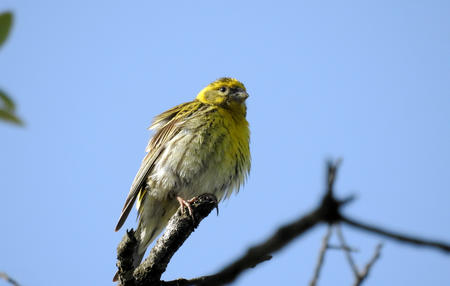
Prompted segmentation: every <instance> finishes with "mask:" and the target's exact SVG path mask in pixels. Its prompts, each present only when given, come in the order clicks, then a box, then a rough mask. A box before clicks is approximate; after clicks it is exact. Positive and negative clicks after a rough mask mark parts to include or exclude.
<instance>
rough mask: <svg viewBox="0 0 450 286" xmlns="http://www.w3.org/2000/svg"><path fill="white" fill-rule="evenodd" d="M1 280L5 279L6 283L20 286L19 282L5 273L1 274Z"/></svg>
mask: <svg viewBox="0 0 450 286" xmlns="http://www.w3.org/2000/svg"><path fill="white" fill-rule="evenodd" d="M0 278H2V279H4V280H5V281H7V282H9V283H11V284H12V285H14V286H20V284H19V282H17V281H16V280H14V279H12V278H11V277H9V275H8V274H6V273H5V272H0Z"/></svg>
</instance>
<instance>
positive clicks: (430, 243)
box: [341, 216, 450, 254]
mask: <svg viewBox="0 0 450 286" xmlns="http://www.w3.org/2000/svg"><path fill="white" fill-rule="evenodd" d="M341 221H342V222H344V223H346V224H348V225H350V226H353V227H355V228H358V229H362V230H365V231H368V232H371V233H375V234H378V235H382V236H385V237H388V238H391V239H394V240H398V241H400V242H404V243H409V244H414V245H416V246H426V247H431V248H434V249H436V250H441V251H443V252H445V253H446V254H450V244H448V243H445V242H441V241H436V240H427V239H422V238H419V237H414V236H409V235H405V234H401V233H398V232H394V231H390V230H386V229H383V228H381V227H377V226H374V225H370V224H366V223H362V222H359V221H357V220H354V219H351V218H349V217H346V216H341Z"/></svg>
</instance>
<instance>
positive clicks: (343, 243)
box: [336, 224, 359, 277]
mask: <svg viewBox="0 0 450 286" xmlns="http://www.w3.org/2000/svg"><path fill="white" fill-rule="evenodd" d="M336 233H337V235H338V238H339V241H340V242H341V247H342V249H343V250H344V253H345V256H346V257H347V261H348V264H350V267H351V269H352V271H353V274H354V275H355V277H359V270H358V267H357V266H356V263H355V261H354V260H353V257H352V253H351V251H350V250H349V249H350V247H349V246H348V244H347V242H346V241H345V238H344V234H343V233H342V230H341V226H340V225H339V224H336Z"/></svg>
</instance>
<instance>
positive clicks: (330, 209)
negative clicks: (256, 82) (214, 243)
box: [162, 161, 350, 286]
mask: <svg viewBox="0 0 450 286" xmlns="http://www.w3.org/2000/svg"><path fill="white" fill-rule="evenodd" d="M339 162H340V161H338V162H337V163H336V164H333V163H328V165H327V166H328V167H327V169H328V174H327V191H326V194H325V195H324V197H323V199H322V202H321V204H320V205H319V206H318V207H317V208H316V209H315V210H313V211H312V212H310V213H309V214H306V215H305V216H303V217H300V218H299V219H297V220H296V221H294V222H292V223H288V224H286V225H284V226H282V227H280V228H279V229H278V230H277V231H275V233H274V234H273V235H272V236H271V237H269V238H268V239H267V240H266V241H264V242H262V243H260V244H258V245H255V246H253V247H251V248H249V249H248V251H247V253H245V254H244V255H243V256H241V257H240V258H238V259H237V260H235V261H234V262H232V263H231V264H229V265H228V266H226V267H225V268H224V269H222V270H221V271H219V272H218V273H216V274H213V275H210V276H203V277H199V278H194V279H191V280H185V279H178V280H173V281H168V282H164V283H163V284H162V285H166V286H169V285H170V286H175V285H177V286H183V285H224V284H227V283H230V282H232V281H234V280H235V279H236V277H238V276H239V275H240V274H241V273H242V272H244V271H245V270H247V269H249V268H253V267H254V266H255V265H257V264H259V263H261V262H263V261H266V260H268V259H270V257H271V255H272V254H273V253H275V252H277V251H278V250H280V249H282V248H283V247H284V246H286V245H287V244H289V243H290V242H292V240H293V239H294V238H297V237H299V236H301V235H303V234H304V233H306V232H307V231H308V230H310V229H312V228H313V227H314V226H316V225H317V224H319V223H321V222H328V223H330V222H334V221H338V220H339V218H340V212H339V208H340V207H342V206H343V204H341V203H340V202H339V201H338V200H336V199H335V198H334V196H333V188H334V185H333V184H334V181H335V178H336V172H337V167H338V164H339ZM346 202H350V200H346Z"/></svg>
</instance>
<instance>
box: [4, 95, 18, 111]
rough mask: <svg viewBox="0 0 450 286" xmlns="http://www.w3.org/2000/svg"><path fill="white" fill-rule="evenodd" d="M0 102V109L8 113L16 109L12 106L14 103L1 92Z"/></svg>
mask: <svg viewBox="0 0 450 286" xmlns="http://www.w3.org/2000/svg"><path fill="white" fill-rule="evenodd" d="M0 101H2V102H3V104H1V103H0V108H1V109H4V110H7V111H10V112H14V110H15V109H16V105H15V104H14V101H13V100H12V99H11V98H10V97H9V96H7V95H6V93H4V92H3V91H1V90H0Z"/></svg>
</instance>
